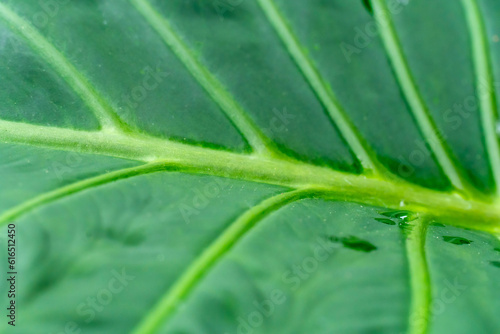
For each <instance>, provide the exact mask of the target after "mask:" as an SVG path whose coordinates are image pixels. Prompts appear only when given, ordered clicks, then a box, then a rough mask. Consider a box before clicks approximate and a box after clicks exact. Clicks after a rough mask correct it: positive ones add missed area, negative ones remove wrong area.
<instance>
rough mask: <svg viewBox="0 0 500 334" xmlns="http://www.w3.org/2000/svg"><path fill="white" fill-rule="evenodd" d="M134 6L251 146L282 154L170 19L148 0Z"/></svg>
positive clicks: (134, 1)
mask: <svg viewBox="0 0 500 334" xmlns="http://www.w3.org/2000/svg"><path fill="white" fill-rule="evenodd" d="M131 2H132V4H133V5H134V6H135V7H136V8H137V10H138V11H139V12H140V13H141V14H142V15H143V16H144V18H145V19H146V21H147V22H148V23H149V24H150V25H151V26H152V27H153V28H154V29H155V31H156V32H157V33H158V34H159V35H160V36H161V38H162V39H163V40H164V42H165V43H166V44H167V45H168V46H169V47H170V48H171V50H172V51H173V52H174V53H175V54H176V55H177V57H178V58H179V60H181V61H182V62H183V63H184V66H186V68H187V69H188V70H189V72H190V73H191V74H192V75H193V77H194V78H195V79H196V80H197V81H198V82H199V83H200V85H201V86H202V87H203V88H204V89H205V90H206V91H207V93H208V94H209V95H210V96H211V97H212V99H213V100H214V101H215V102H216V103H217V104H218V105H219V106H220V108H221V109H222V111H223V112H224V113H225V114H226V115H227V116H228V118H229V119H230V120H231V121H232V122H233V123H234V124H235V125H236V127H237V128H238V130H240V131H241V133H242V134H243V136H244V137H245V139H246V140H248V142H249V144H250V146H251V147H252V148H253V149H254V150H255V151H256V152H258V153H261V154H266V155H269V156H273V155H276V154H279V153H277V152H273V151H274V147H273V144H272V142H271V141H270V140H269V139H268V138H267V137H266V136H265V135H264V134H263V133H262V131H261V130H260V129H259V128H258V127H257V125H256V124H255V123H254V121H253V120H252V119H251V118H250V117H249V116H248V115H247V113H246V112H245V111H244V110H243V108H242V107H241V106H240V105H239V104H238V103H237V102H236V101H235V100H234V98H233V97H232V96H231V95H230V94H229V93H228V91H227V90H226V89H225V87H224V86H223V85H222V83H221V82H219V81H218V80H217V79H216V78H215V76H214V75H213V74H212V73H210V71H209V70H208V69H207V68H205V67H204V66H203V65H202V64H201V63H200V61H199V60H198V59H197V58H196V56H195V55H194V54H193V52H192V50H190V49H189V48H188V47H187V46H186V45H185V43H184V42H183V41H182V40H181V38H180V37H179V36H178V35H177V34H176V32H175V31H174V30H173V29H172V27H171V25H170V23H169V22H168V20H167V19H166V18H165V17H163V16H161V15H160V14H159V13H158V12H157V11H156V10H155V9H154V8H153V7H152V6H151V4H149V2H148V1H146V0H131Z"/></svg>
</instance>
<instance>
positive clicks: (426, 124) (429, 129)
mask: <svg viewBox="0 0 500 334" xmlns="http://www.w3.org/2000/svg"><path fill="white" fill-rule="evenodd" d="M372 4H373V9H374V15H375V19H376V20H377V22H378V26H379V29H380V34H381V37H382V41H383V43H384V45H385V49H386V51H387V55H388V57H389V59H390V61H391V64H392V67H393V69H394V72H395V73H396V77H397V79H398V81H399V84H400V86H401V89H402V91H403V93H404V94H405V96H406V99H407V101H408V104H409V105H410V107H411V110H412V112H413V115H414V117H415V119H416V122H417V124H418V126H419V128H420V130H421V131H422V133H423V136H424V138H426V140H427V143H428V144H429V146H430V147H431V149H432V151H433V152H434V155H435V156H436V158H437V160H438V162H439V164H440V165H441V168H442V169H443V171H444V173H445V174H446V176H447V177H448V179H449V180H450V182H451V183H452V184H453V186H454V187H455V188H456V189H458V190H462V191H464V190H470V189H468V187H467V185H466V183H465V182H464V180H463V179H462V177H461V175H460V172H459V170H458V169H457V167H456V165H455V163H454V161H453V159H452V156H451V154H450V151H449V148H448V147H447V145H446V143H445V142H444V140H443V138H442V136H441V135H440V134H439V130H438V129H437V127H436V125H435V123H434V121H433V119H432V117H431V116H430V114H429V110H428V108H427V106H426V104H425V102H424V100H423V97H422V96H421V94H420V91H419V90H418V88H417V84H416V83H415V79H414V78H413V76H412V74H411V71H410V68H409V66H408V63H407V61H406V58H405V55H404V53H403V50H402V47H401V45H400V42H399V39H398V36H397V34H396V30H395V27H394V22H393V21H392V18H391V16H390V14H389V13H390V11H389V9H388V8H387V6H386V3H385V0H372ZM466 188H467V189H466Z"/></svg>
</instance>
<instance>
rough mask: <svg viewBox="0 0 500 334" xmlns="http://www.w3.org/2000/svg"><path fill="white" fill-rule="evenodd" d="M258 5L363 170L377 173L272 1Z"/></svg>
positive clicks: (374, 163) (371, 158) (366, 149)
mask: <svg viewBox="0 0 500 334" xmlns="http://www.w3.org/2000/svg"><path fill="white" fill-rule="evenodd" d="M258 2H259V4H260V6H261V8H262V10H263V11H264V13H265V14H266V16H267V18H268V20H269V22H270V23H271V24H272V26H273V27H274V29H275V30H276V32H277V34H278V35H279V37H280V38H281V40H282V41H283V43H284V44H285V46H286V48H287V50H288V52H289V53H290V55H291V57H292V58H293V59H294V61H295V62H296V63H297V66H298V67H299V68H300V70H301V71H302V73H303V75H304V76H305V78H306V79H307V81H308V82H309V84H310V86H311V87H312V89H313V90H314V92H315V93H316V96H317V97H318V98H319V99H320V101H321V102H322V104H323V105H324V107H325V108H326V110H327V112H328V114H329V115H330V117H331V118H332V120H333V121H334V123H335V124H336V125H337V127H338V129H339V130H340V132H341V133H342V136H343V137H344V139H345V140H346V142H347V143H348V145H349V146H350V148H351V149H352V151H353V152H354V154H355V155H356V157H357V158H358V160H359V161H360V162H361V164H362V165H363V167H364V168H365V169H366V170H368V171H371V172H373V173H377V172H380V170H381V169H382V167H381V166H380V164H378V163H377V161H376V158H375V155H374V154H373V153H372V152H371V149H370V148H369V147H368V145H366V143H365V141H364V139H363V138H362V136H361V135H360V134H359V132H358V131H357V130H356V128H355V127H354V126H353V125H352V124H351V122H350V121H349V119H348V117H347V116H346V115H345V112H344V110H342V107H341V106H340V104H339V103H338V102H337V99H336V98H335V96H334V94H333V92H332V91H331V89H330V88H329V87H328V85H327V84H326V83H325V81H324V80H323V78H322V77H321V75H320V74H319V73H318V71H317V70H316V68H315V66H314V65H313V62H312V60H311V59H309V57H308V55H307V53H306V51H305V50H304V48H303V47H302V46H301V44H300V42H299V40H298V39H297V37H296V36H295V35H294V33H293V32H292V30H291V29H290V28H289V26H288V25H287V23H286V22H285V20H284V18H283V16H282V15H281V13H280V12H279V10H278V8H277V7H276V5H275V4H274V3H273V1H272V0H258Z"/></svg>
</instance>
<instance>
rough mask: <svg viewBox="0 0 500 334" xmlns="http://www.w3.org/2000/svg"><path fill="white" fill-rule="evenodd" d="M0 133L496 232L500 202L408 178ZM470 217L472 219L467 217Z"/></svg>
mask: <svg viewBox="0 0 500 334" xmlns="http://www.w3.org/2000/svg"><path fill="white" fill-rule="evenodd" d="M0 137H1V138H2V141H4V142H15V143H20V144H29V145H35V146H42V147H49V148H52V149H61V150H66V151H74V152H79V153H92V154H99V155H106V156H113V157H118V158H125V159H131V160H136V161H143V162H148V163H164V164H165V165H175V166H176V167H177V168H179V169H180V170H183V171H186V172H190V173H196V174H209V175H217V176H223V177H229V178H235V179H242V180H248V181H255V182H261V183H268V184H276V185H281V186H286V187H289V188H291V189H309V188H314V189H321V190H323V191H325V192H330V193H336V194H338V196H339V197H342V198H346V199H347V198H348V199H351V200H353V201H356V202H359V203H366V204H372V205H379V206H380V205H383V206H386V207H389V208H394V209H401V202H402V201H404V204H405V205H404V206H405V208H408V209H410V208H413V209H415V210H419V211H422V212H425V213H428V214H430V215H433V216H436V217H441V218H443V219H445V220H446V221H449V223H450V224H451V225H455V226H463V227H468V228H475V229H481V230H485V231H489V232H500V224H499V221H500V206H499V205H498V203H495V202H484V201H481V200H479V199H475V198H470V199H464V198H462V197H460V196H459V195H458V194H453V193H446V192H440V191H436V190H432V189H427V188H423V187H420V186H417V185H414V184H411V183H408V182H406V181H395V180H394V179H392V180H388V179H385V178H382V177H375V176H366V175H354V174H348V173H344V172H341V171H336V170H332V169H330V168H326V167H320V166H314V165H310V164H307V163H304V162H300V161H297V160H292V159H280V158H269V157H266V156H262V155H259V154H256V153H254V154H250V155H248V154H238V153H232V152H227V151H220V150H215V149H209V148H203V147H196V146H191V145H187V144H181V143H176V142H171V141H168V140H161V139H158V138H153V137H148V136H139V135H132V134H123V133H120V132H109V131H108V132H106V131H97V132H91V131H78V130H69V129H63V128H53V127H45V126H38V125H30V124H24V123H16V122H10V121H3V120H0ZM471 221H474V222H471Z"/></svg>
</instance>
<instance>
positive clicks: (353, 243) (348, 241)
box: [328, 235, 377, 253]
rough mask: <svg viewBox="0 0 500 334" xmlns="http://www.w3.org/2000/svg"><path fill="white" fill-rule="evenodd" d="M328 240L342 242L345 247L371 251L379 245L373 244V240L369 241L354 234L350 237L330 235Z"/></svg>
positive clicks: (366, 251)
mask: <svg viewBox="0 0 500 334" xmlns="http://www.w3.org/2000/svg"><path fill="white" fill-rule="evenodd" d="M328 240H330V241H331V242H340V243H342V245H343V246H344V247H346V248H349V249H352V250H355V251H359V252H365V253H369V252H372V251H374V250H376V249H377V247H376V246H375V245H373V244H372V243H371V242H368V241H366V240H363V239H360V238H358V237H355V236H352V235H351V236H348V237H336V236H330V237H328Z"/></svg>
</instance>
